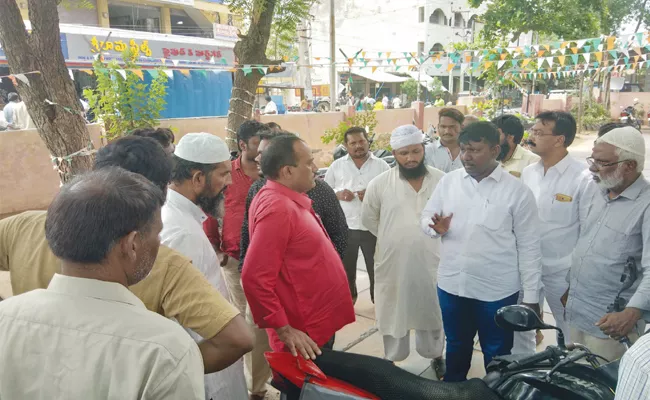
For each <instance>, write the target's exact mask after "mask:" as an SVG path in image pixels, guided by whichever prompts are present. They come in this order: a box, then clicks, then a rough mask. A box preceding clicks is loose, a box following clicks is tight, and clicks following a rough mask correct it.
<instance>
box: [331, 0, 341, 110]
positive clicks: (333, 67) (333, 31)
mask: <svg viewBox="0 0 650 400" xmlns="http://www.w3.org/2000/svg"><path fill="white" fill-rule="evenodd" d="M335 39H336V26H335V19H334V0H330V61H331V69H330V110H334V109H335V107H336V101H337V100H338V97H339V96H338V93H337V90H336V40H335Z"/></svg>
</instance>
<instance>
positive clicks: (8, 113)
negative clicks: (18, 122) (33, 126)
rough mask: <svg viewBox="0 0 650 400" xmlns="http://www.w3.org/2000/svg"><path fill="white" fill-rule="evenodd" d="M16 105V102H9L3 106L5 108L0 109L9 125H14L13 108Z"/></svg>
mask: <svg viewBox="0 0 650 400" xmlns="http://www.w3.org/2000/svg"><path fill="white" fill-rule="evenodd" d="M17 104H18V102H15V101H10V102H9V103H7V105H5V108H3V109H2V112H3V114H4V116H5V121H7V123H9V124H13V123H14V108H16V105H17Z"/></svg>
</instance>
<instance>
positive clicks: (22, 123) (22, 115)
mask: <svg viewBox="0 0 650 400" xmlns="http://www.w3.org/2000/svg"><path fill="white" fill-rule="evenodd" d="M35 127H36V126H35V125H34V122H33V121H32V118H31V117H30V116H29V112H28V111H27V106H26V105H25V102H23V101H21V102H20V103H18V104H16V107H15V108H14V129H34V128H35Z"/></svg>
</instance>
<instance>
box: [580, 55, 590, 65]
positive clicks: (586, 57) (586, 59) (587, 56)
mask: <svg viewBox="0 0 650 400" xmlns="http://www.w3.org/2000/svg"><path fill="white" fill-rule="evenodd" d="M582 56H583V57H584V58H585V61H586V62H587V64H589V60H590V59H591V53H584V54H583V55H582Z"/></svg>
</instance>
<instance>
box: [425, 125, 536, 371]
mask: <svg viewBox="0 0 650 400" xmlns="http://www.w3.org/2000/svg"><path fill="white" fill-rule="evenodd" d="M459 142H460V146H461V156H460V157H461V160H462V161H463V165H464V166H465V168H464V169H460V170H456V171H453V172H450V173H448V174H447V175H445V176H444V177H443V178H442V179H441V180H440V183H439V184H438V186H437V187H436V189H435V191H434V192H433V195H432V196H431V198H430V199H429V202H428V203H427V206H426V208H425V209H424V211H423V212H422V218H421V227H422V229H423V230H424V232H425V233H426V234H428V235H430V236H431V237H433V238H438V237H441V238H442V242H441V243H442V251H441V257H440V265H439V267H438V297H439V299H440V307H441V309H442V321H443V324H444V328H445V334H446V335H447V357H446V359H447V372H446V374H445V381H450V382H457V381H463V380H465V379H466V378H467V372H468V371H469V367H470V363H471V359H472V351H473V344H474V343H473V338H474V336H475V335H476V332H477V331H478V335H479V340H480V342H481V349H482V350H483V359H484V362H485V365H486V366H487V365H488V363H489V362H490V361H491V360H492V358H494V357H495V356H497V355H504V354H509V353H510V350H511V348H512V341H513V334H512V332H507V331H504V330H502V329H500V328H499V327H497V326H496V324H495V322H494V315H495V313H496V311H497V310H498V309H499V308H501V307H503V306H507V305H512V304H515V303H516V302H517V298H518V296H519V290H520V288H521V287H522V286H523V289H524V290H523V291H524V296H523V298H524V304H526V305H528V306H530V307H531V308H533V309H534V310H535V311H537V312H538V313H539V304H538V302H539V286H540V275H541V256H540V242H539V233H538V230H539V224H538V217H537V207H536V205H535V198H534V197H533V194H532V193H531V192H530V189H528V188H527V187H526V186H525V185H524V184H523V183H521V181H519V179H516V178H514V177H513V176H511V175H509V174H508V173H506V172H505V171H504V170H503V168H502V167H501V166H500V165H499V163H498V162H497V161H496V158H497V155H498V154H499V151H500V148H499V132H498V130H497V128H496V126H494V124H492V123H490V122H476V123H474V124H471V125H469V126H468V127H467V128H465V129H463V131H462V132H461V135H460V138H459Z"/></svg>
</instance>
